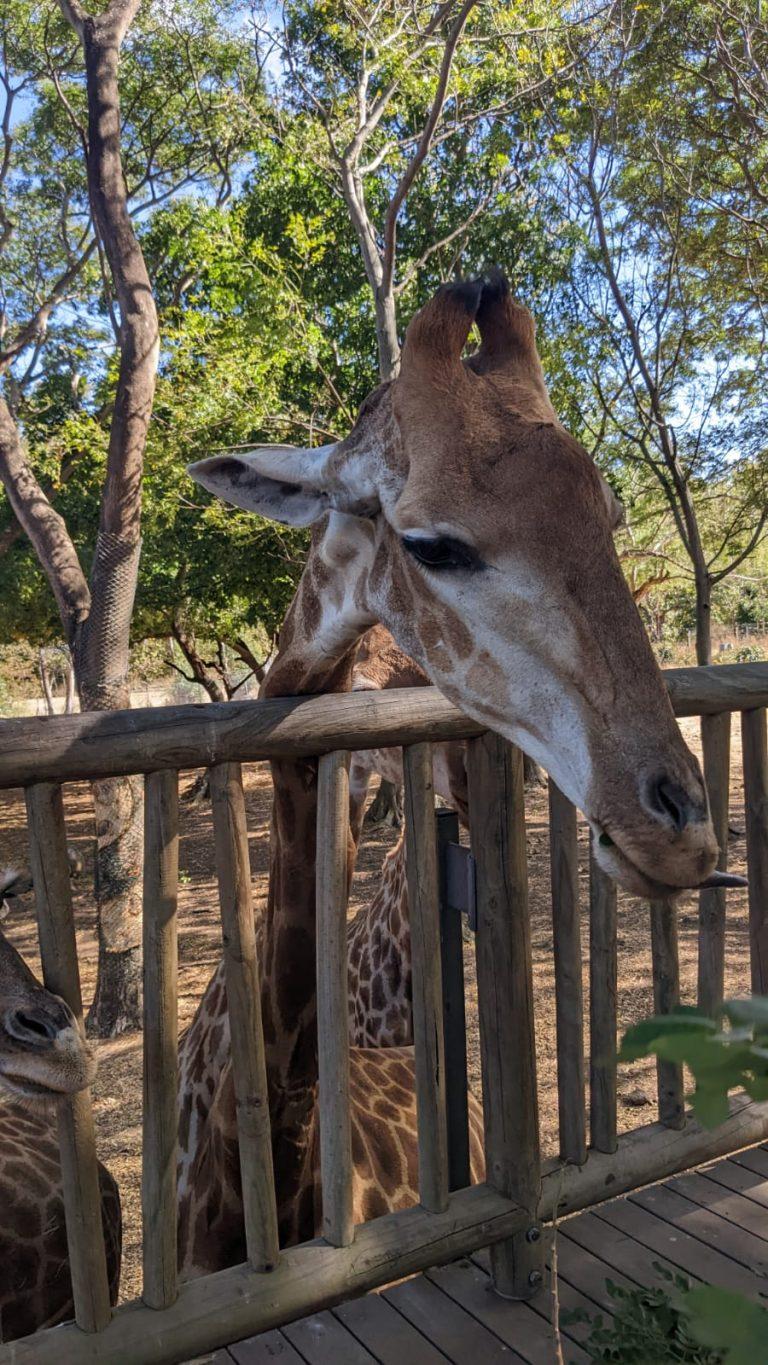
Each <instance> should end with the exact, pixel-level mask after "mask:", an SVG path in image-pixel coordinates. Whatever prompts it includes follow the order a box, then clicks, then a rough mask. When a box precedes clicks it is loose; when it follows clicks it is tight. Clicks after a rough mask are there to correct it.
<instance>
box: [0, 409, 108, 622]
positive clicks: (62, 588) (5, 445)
mask: <svg viewBox="0 0 768 1365" xmlns="http://www.w3.org/2000/svg"><path fill="white" fill-rule="evenodd" d="M0 480H2V483H3V487H4V488H5V492H6V496H7V498H8V501H9V503H10V505H11V508H12V510H13V512H14V514H15V516H16V517H17V519H18V521H19V523H20V525H21V526H22V527H23V529H24V531H25V532H26V534H27V536H28V537H29V539H30V541H31V543H32V547H33V549H34V551H35V554H36V555H37V558H38V559H39V561H40V564H41V566H42V569H43V572H44V573H45V576H46V578H47V579H48V582H49V583H50V586H51V591H52V592H53V595H54V597H55V599H56V606H57V607H58V610H59V615H60V617H61V623H62V626H63V627H64V633H65V635H66V637H67V640H68V641H69V642H72V641H73V640H74V638H75V635H76V633H77V629H78V626H79V625H80V624H81V622H83V621H84V620H85V619H86V618H87V616H88V613H89V610H90V605H91V599H90V593H89V590H88V584H87V582H86V579H85V574H84V573H83V570H82V566H81V564H80V560H79V559H78V556H77V551H76V549H75V547H74V544H73V543H72V539H71V537H70V535H69V532H68V530H67V528H66V525H65V524H64V520H63V518H62V517H61V516H60V515H59V513H58V512H57V511H56V510H55V508H54V507H52V506H51V503H50V502H49V500H48V498H47V497H46V495H45V493H44V492H43V490H42V488H41V487H40V484H39V483H38V481H37V479H36V477H35V475H34V473H33V471H32V467H31V465H30V463H29V460H28V459H27V456H26V454H25V453H24V450H23V449H22V445H21V440H20V438H19V433H18V429H17V427H16V424H15V422H14V420H13V418H12V416H11V413H10V409H9V407H8V404H7V403H6V401H5V399H4V398H3V397H2V396H1V395H0ZM9 529H11V528H9Z"/></svg>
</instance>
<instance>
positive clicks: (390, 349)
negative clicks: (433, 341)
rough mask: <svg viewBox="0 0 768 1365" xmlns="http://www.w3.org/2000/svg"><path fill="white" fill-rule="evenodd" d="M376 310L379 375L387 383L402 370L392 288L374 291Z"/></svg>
mask: <svg viewBox="0 0 768 1365" xmlns="http://www.w3.org/2000/svg"><path fill="white" fill-rule="evenodd" d="M374 303H375V308H376V343H377V346H378V351H379V374H380V375H381V378H382V380H383V381H384V382H385V383H388V382H389V381H390V380H391V379H395V378H396V377H397V372H398V370H399V369H400V342H399V340H398V336H397V310H396V307H395V296H394V293H393V292H392V289H391V287H390V288H389V289H385V287H384V285H378V286H377V287H376V288H375V289H374Z"/></svg>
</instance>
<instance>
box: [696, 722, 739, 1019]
mask: <svg viewBox="0 0 768 1365" xmlns="http://www.w3.org/2000/svg"><path fill="white" fill-rule="evenodd" d="M701 743H702V749H703V752H704V780H705V782H706V784H707V791H708V792H709V805H710V810H711V811H712V824H713V825H714V828H715V838H716V839H717V842H718V844H719V845H720V857H719V859H718V862H717V866H718V867H719V868H720V869H721V870H723V871H724V870H725V868H726V867H727V865H728V787H729V782H730V766H731V713H730V711H721V712H720V714H719V715H716V716H702V718H701ZM724 985H725V891H724V890H723V889H722V888H717V889H714V890H711V891H701V892H699V982H698V1005H699V1009H700V1010H703V1011H704V1013H705V1014H713V1013H714V1012H715V1010H716V1009H717V1008H718V1006H719V1005H720V1004H721V1003H722V999H723V989H724Z"/></svg>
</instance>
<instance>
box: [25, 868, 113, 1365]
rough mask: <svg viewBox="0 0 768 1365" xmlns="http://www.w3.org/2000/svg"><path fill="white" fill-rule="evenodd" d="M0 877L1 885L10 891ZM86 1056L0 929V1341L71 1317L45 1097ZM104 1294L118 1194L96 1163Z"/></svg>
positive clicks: (74, 1025)
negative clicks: (0, 1099) (104, 1258)
mask: <svg viewBox="0 0 768 1365" xmlns="http://www.w3.org/2000/svg"><path fill="white" fill-rule="evenodd" d="M14 886H15V883H14V882H13V881H8V880H7V879H6V886H5V890H6V891H7V892H10V893H11V894H14ZM95 1072H96V1064H95V1060H94V1057H93V1054H92V1052H91V1049H90V1047H89V1045H88V1044H87V1043H86V1041H85V1037H84V1034H83V1031H82V1029H81V1027H80V1025H79V1024H78V1022H77V1020H76V1019H75V1017H74V1015H73V1014H72V1011H71V1010H70V1009H69V1006H68V1005H66V1004H65V1003H64V1001H63V1000H62V999H61V998H60V997H59V996H57V995H53V994H52V993H51V992H50V991H47V990H45V989H44V987H43V986H41V985H40V983H39V982H38V981H37V980H36V978H35V977H34V975H33V974H32V972H31V971H30V969H29V967H28V966H27V964H26V963H25V962H24V959H23V958H22V957H21V955H20V954H19V953H18V952H17V951H16V949H15V948H14V947H13V946H12V944H11V943H10V941H9V940H8V939H7V938H6V936H5V934H4V933H3V932H2V931H0V1092H2V1096H3V1102H2V1103H0V1341H6V1342H7V1341H13V1340H15V1338H16V1337H21V1336H26V1335H27V1334H28V1333H29V1332H33V1331H35V1330H36V1329H37V1328H41V1327H52V1326H54V1324H56V1323H59V1322H63V1321H65V1319H67V1318H71V1317H72V1314H73V1304H72V1282H71V1279H70V1271H69V1257H68V1251H67V1235H66V1226H65V1222H64V1202H63V1195H62V1188H61V1171H60V1166H59V1146H58V1140H57V1135H56V1116H55V1107H54V1106H55V1102H56V1100H57V1099H58V1098H60V1097H61V1096H62V1095H71V1094H74V1093H75V1092H76V1091H78V1090H82V1089H84V1088H85V1087H86V1086H89V1085H91V1083H92V1081H93V1079H94V1076H95ZM99 1185H100V1189H101V1204H102V1220H103V1226H104V1235H105V1239H106V1246H107V1265H108V1273H109V1285H110V1294H111V1299H112V1302H113V1303H116V1302H117V1289H118V1283H119V1277H120V1249H121V1224H120V1196H119V1193H118V1188H117V1184H116V1182H115V1181H114V1179H113V1178H112V1176H111V1175H110V1173H109V1171H108V1170H107V1169H106V1167H104V1166H102V1165H101V1164H99Z"/></svg>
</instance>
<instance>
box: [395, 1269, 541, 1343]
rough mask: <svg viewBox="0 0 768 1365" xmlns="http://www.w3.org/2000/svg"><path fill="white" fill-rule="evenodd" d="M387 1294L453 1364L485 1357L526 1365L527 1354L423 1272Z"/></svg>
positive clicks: (401, 1311) (398, 1309) (400, 1310)
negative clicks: (480, 1319)
mask: <svg viewBox="0 0 768 1365" xmlns="http://www.w3.org/2000/svg"><path fill="white" fill-rule="evenodd" d="M384 1297H385V1298H386V1299H387V1300H388V1301H389V1303H391V1304H392V1305H393V1307H394V1308H396V1309H397V1311H398V1312H399V1313H402V1315H403V1317H405V1318H407V1319H408V1321H409V1322H411V1323H412V1324H413V1326H414V1327H417V1328H418V1330H419V1331H420V1332H422V1333H423V1335H424V1336H428V1337H429V1339H430V1340H431V1341H432V1342H434V1344H435V1345H436V1346H437V1347H439V1349H440V1350H441V1351H442V1352H443V1354H444V1355H445V1356H447V1358H448V1360H450V1361H453V1365H467V1362H470V1361H472V1362H473V1361H477V1360H482V1362H483V1365H512V1362H515V1365H517V1363H518V1362H522V1365H526V1362H525V1357H524V1356H521V1355H518V1353H517V1352H516V1351H514V1350H513V1349H512V1348H510V1347H509V1346H505V1345H504V1343H503V1342H501V1341H500V1340H499V1338H498V1337H497V1336H495V1335H494V1333H492V1332H489V1331H488V1328H487V1327H483V1326H482V1324H481V1323H479V1322H476V1321H475V1319H474V1318H473V1317H471V1316H470V1314H469V1313H467V1312H465V1311H464V1309H463V1308H460V1307H459V1305H458V1304H457V1303H456V1302H454V1300H453V1299H451V1298H449V1297H448V1295H447V1294H444V1293H443V1291H442V1290H441V1289H438V1287H437V1285H435V1284H432V1283H430V1281H429V1280H427V1279H425V1278H424V1277H423V1276H419V1277H418V1278H417V1279H415V1280H406V1281H404V1282H403V1283H402V1284H398V1285H395V1286H394V1288H393V1289H386V1290H384Z"/></svg>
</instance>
